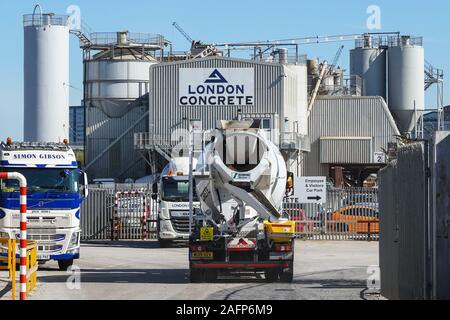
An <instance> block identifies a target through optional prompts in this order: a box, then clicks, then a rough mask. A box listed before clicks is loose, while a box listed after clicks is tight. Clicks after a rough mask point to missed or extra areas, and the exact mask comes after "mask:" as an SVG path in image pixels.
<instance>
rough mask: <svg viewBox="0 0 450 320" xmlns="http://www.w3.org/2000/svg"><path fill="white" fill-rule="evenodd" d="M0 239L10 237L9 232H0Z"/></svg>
mask: <svg viewBox="0 0 450 320" xmlns="http://www.w3.org/2000/svg"><path fill="white" fill-rule="evenodd" d="M0 239H9V234H8V233H7V232H0Z"/></svg>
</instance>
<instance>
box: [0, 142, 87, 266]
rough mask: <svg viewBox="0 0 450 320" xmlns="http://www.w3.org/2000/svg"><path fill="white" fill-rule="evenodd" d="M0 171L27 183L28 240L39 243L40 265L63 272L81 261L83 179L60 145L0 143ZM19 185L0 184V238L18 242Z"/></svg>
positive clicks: (67, 150)
mask: <svg viewBox="0 0 450 320" xmlns="http://www.w3.org/2000/svg"><path fill="white" fill-rule="evenodd" d="M0 171H1V172H19V173H21V174H23V175H24V176H25V178H26V179H27V184H28V186H27V196H28V197H27V202H28V213H27V217H28V240H36V241H37V243H38V260H39V261H48V260H56V261H58V264H59V268H60V269H61V270H67V269H68V268H69V267H70V266H71V265H72V264H73V261H74V259H79V257H80V238H81V230H80V206H81V203H82V202H83V200H84V199H85V198H86V197H87V195H88V189H87V184H88V181H87V176H86V174H85V173H84V172H82V171H81V170H79V169H78V163H77V161H76V158H75V154H74V152H73V151H72V149H71V148H70V147H69V146H68V145H67V144H64V143H26V142H24V143H12V142H11V141H10V140H9V141H8V142H7V143H4V142H2V143H1V144H0ZM19 198H20V193H19V184H18V182H17V181H13V180H0V238H12V239H14V238H16V239H19V238H20V228H19V226H20V213H19V209H20V206H19Z"/></svg>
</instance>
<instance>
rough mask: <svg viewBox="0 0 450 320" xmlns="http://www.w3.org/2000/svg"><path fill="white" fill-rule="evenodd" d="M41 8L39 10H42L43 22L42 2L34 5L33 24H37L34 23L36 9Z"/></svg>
mask: <svg viewBox="0 0 450 320" xmlns="http://www.w3.org/2000/svg"><path fill="white" fill-rule="evenodd" d="M38 8H39V11H40V14H41V20H40V21H41V23H42V17H43V13H42V7H41V5H40V4H36V5H35V6H34V10H33V26H34V25H35V24H34V16H35V14H36V9H38Z"/></svg>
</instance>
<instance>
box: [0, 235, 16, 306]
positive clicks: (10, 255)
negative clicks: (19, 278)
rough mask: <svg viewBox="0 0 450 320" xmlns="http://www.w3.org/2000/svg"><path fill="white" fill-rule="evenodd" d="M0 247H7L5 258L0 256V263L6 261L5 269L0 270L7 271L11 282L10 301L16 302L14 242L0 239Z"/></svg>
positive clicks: (0, 267) (0, 268) (13, 240)
mask: <svg viewBox="0 0 450 320" xmlns="http://www.w3.org/2000/svg"><path fill="white" fill-rule="evenodd" d="M0 245H7V246H8V252H7V254H6V257H4V256H0V261H5V260H6V267H2V266H0V270H7V271H9V278H10V280H11V294H12V300H16V240H15V239H0Z"/></svg>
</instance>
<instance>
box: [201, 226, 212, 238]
mask: <svg viewBox="0 0 450 320" xmlns="http://www.w3.org/2000/svg"><path fill="white" fill-rule="evenodd" d="M200 240H201V241H213V240H214V228H205V227H203V228H201V229H200Z"/></svg>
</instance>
